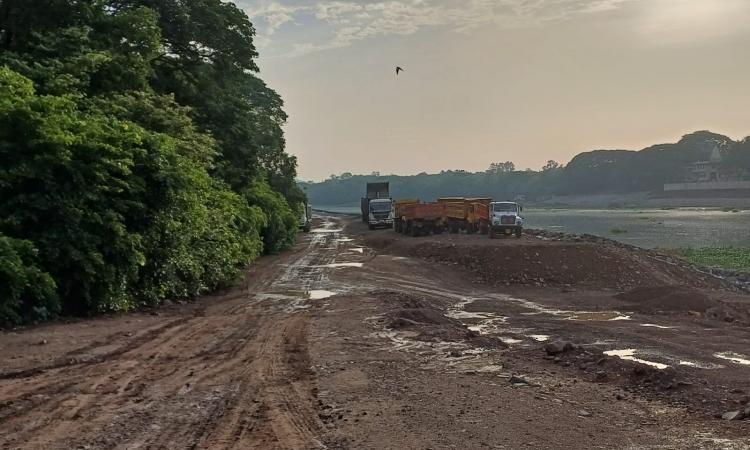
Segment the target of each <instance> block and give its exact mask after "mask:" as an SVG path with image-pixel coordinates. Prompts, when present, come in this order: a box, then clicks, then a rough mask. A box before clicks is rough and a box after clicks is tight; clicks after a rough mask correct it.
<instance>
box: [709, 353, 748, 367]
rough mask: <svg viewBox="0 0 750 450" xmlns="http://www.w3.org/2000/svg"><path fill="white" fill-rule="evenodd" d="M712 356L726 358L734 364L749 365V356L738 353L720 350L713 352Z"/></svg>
mask: <svg viewBox="0 0 750 450" xmlns="http://www.w3.org/2000/svg"><path fill="white" fill-rule="evenodd" d="M714 356H715V357H717V358H721V359H726V360H727V361H732V362H733V363H736V364H742V365H743V366H750V357H747V356H745V355H740V354H739V353H734V352H721V353H714Z"/></svg>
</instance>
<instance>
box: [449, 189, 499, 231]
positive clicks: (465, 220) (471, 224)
mask: <svg viewBox="0 0 750 450" xmlns="http://www.w3.org/2000/svg"><path fill="white" fill-rule="evenodd" d="M491 201H492V199H491V198H464V197H443V198H439V199H438V203H441V204H442V205H443V208H444V211H445V217H444V222H445V224H446V227H447V228H448V231H449V232H451V233H458V232H459V231H461V230H463V231H465V232H466V233H468V234H473V233H476V232H479V231H483V230H487V228H488V227H487V225H488V223H489V222H488V220H489V217H488V213H487V208H488V206H487V205H489V204H490V202H491Z"/></svg>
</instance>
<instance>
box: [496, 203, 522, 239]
mask: <svg viewBox="0 0 750 450" xmlns="http://www.w3.org/2000/svg"><path fill="white" fill-rule="evenodd" d="M521 211H523V207H522V206H521V205H519V204H518V203H516V202H492V203H490V205H489V213H490V227H489V234H490V239H493V238H494V237H495V235H497V234H507V235H510V234H515V235H516V237H521V232H522V230H523V218H522V217H521V216H520V214H521Z"/></svg>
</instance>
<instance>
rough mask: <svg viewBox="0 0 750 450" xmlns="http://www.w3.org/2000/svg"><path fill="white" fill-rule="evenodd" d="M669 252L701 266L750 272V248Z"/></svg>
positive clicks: (706, 248)
mask: <svg viewBox="0 0 750 450" xmlns="http://www.w3.org/2000/svg"><path fill="white" fill-rule="evenodd" d="M668 252H670V253H674V254H676V255H677V256H679V257H681V258H683V259H685V260H687V261H689V262H691V263H693V264H697V265H700V266H705V267H717V268H720V269H728V270H737V271H741V272H750V248H740V247H719V248H715V247H714V248H712V247H704V248H681V249H674V250H668Z"/></svg>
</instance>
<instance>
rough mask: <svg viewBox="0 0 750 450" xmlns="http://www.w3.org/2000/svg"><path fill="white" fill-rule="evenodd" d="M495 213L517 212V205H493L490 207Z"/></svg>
mask: <svg viewBox="0 0 750 450" xmlns="http://www.w3.org/2000/svg"><path fill="white" fill-rule="evenodd" d="M492 210H493V211H495V212H512V213H515V212H518V205H516V204H515V203H495V205H494V206H493V207H492Z"/></svg>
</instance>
